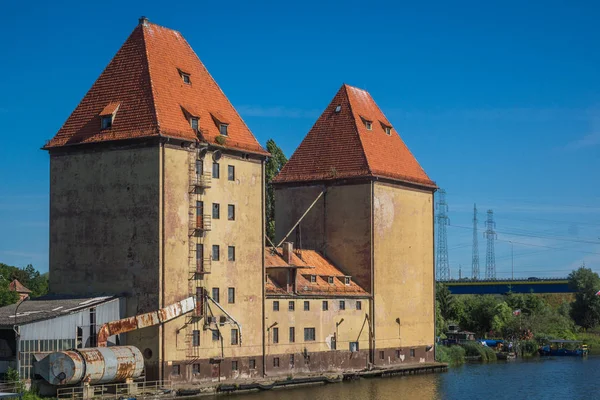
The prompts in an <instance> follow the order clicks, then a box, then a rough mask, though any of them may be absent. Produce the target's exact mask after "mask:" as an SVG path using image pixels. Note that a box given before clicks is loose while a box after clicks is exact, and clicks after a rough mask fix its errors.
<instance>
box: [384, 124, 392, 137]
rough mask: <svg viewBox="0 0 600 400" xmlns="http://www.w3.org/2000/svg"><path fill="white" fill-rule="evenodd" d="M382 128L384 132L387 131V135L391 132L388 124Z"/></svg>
mask: <svg viewBox="0 0 600 400" xmlns="http://www.w3.org/2000/svg"><path fill="white" fill-rule="evenodd" d="M383 130H384V131H385V133H387V134H388V135H391V134H392V128H390V127H389V126H384V127H383Z"/></svg>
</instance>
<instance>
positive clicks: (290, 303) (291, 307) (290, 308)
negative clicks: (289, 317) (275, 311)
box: [288, 301, 296, 311]
mask: <svg viewBox="0 0 600 400" xmlns="http://www.w3.org/2000/svg"><path fill="white" fill-rule="evenodd" d="M295 309H296V304H295V303H294V302H293V301H290V302H289V303H288V310H289V311H294V310H295Z"/></svg>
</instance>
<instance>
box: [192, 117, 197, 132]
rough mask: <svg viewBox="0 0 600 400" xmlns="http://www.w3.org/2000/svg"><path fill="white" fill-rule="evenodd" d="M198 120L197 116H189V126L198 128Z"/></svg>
mask: <svg viewBox="0 0 600 400" xmlns="http://www.w3.org/2000/svg"><path fill="white" fill-rule="evenodd" d="M198 120H199V119H198V117H191V118H190V126H191V127H192V129H193V130H195V131H197V130H198Z"/></svg>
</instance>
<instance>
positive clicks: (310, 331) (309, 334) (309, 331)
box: [304, 328, 316, 342]
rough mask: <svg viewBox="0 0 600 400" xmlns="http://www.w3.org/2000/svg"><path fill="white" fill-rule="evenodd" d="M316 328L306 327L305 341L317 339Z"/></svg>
mask: <svg viewBox="0 0 600 400" xmlns="http://www.w3.org/2000/svg"><path fill="white" fill-rule="evenodd" d="M315 336H316V335H315V328H304V341H305V342H312V341H314V340H315Z"/></svg>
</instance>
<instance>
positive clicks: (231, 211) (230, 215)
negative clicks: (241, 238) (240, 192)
mask: <svg viewBox="0 0 600 400" xmlns="http://www.w3.org/2000/svg"><path fill="white" fill-rule="evenodd" d="M227 219H228V220H229V221H235V206H234V205H233V204H228V205H227Z"/></svg>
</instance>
